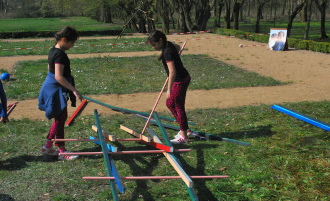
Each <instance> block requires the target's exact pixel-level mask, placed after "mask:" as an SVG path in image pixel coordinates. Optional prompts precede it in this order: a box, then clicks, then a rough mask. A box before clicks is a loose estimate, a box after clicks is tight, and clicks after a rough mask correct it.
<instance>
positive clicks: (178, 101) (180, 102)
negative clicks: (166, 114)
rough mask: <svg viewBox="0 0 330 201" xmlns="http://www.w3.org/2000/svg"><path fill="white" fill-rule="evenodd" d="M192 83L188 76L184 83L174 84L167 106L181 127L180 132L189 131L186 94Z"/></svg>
mask: <svg viewBox="0 0 330 201" xmlns="http://www.w3.org/2000/svg"><path fill="white" fill-rule="evenodd" d="M189 83H190V76H189V75H188V76H187V77H186V78H185V79H184V80H183V82H174V83H173V85H172V89H171V95H170V98H169V99H167V100H166V106H167V107H168V109H170V111H171V112H172V114H173V115H174V118H175V119H176V121H177V122H178V123H179V125H180V130H182V131H185V130H187V129H188V122H187V115H186V110H185V102H186V94H187V89H188V86H189Z"/></svg>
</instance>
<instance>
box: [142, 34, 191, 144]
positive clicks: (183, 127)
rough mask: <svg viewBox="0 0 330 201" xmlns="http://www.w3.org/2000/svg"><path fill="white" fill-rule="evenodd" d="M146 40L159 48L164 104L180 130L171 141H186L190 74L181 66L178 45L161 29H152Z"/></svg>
mask: <svg viewBox="0 0 330 201" xmlns="http://www.w3.org/2000/svg"><path fill="white" fill-rule="evenodd" d="M148 42H149V43H150V45H151V46H152V47H153V48H154V49H155V50H160V51H161V55H160V56H159V58H158V59H159V60H162V62H163V65H164V68H165V71H166V73H167V76H168V78H169V79H168V87H167V93H166V106H167V107H168V108H169V109H170V111H171V112H172V114H173V115H174V117H175V119H176V121H177V122H178V123H179V125H180V132H179V133H178V134H177V135H176V136H175V138H174V139H173V140H171V142H172V143H173V144H181V143H187V142H188V135H189V134H190V133H191V132H190V131H189V128H188V123H187V116H186V110H185V100H186V93H187V89H188V86H189V83H190V75H189V72H188V71H187V69H186V68H185V67H184V66H183V64H182V61H181V58H180V54H179V49H180V47H179V46H178V45H175V44H173V43H171V42H169V41H167V38H166V35H165V34H164V33H163V32H161V31H154V32H153V33H151V34H150V35H149V37H148Z"/></svg>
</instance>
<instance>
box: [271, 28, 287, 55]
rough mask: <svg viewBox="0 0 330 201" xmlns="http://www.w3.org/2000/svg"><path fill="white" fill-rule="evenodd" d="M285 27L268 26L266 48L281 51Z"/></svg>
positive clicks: (284, 38) (283, 43)
mask: <svg viewBox="0 0 330 201" xmlns="http://www.w3.org/2000/svg"><path fill="white" fill-rule="evenodd" d="M286 34H287V29H285V28H270V33H269V41H268V49H269V50H272V51H283V50H284V46H285V43H286Z"/></svg>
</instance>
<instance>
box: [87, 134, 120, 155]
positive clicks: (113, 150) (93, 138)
mask: <svg viewBox="0 0 330 201" xmlns="http://www.w3.org/2000/svg"><path fill="white" fill-rule="evenodd" d="M89 139H91V140H95V141H93V142H94V143H95V144H98V145H101V143H100V141H99V139H97V138H95V137H92V136H89ZM106 146H107V148H108V150H109V151H111V152H117V151H118V149H117V147H115V146H111V145H110V144H108V143H106Z"/></svg>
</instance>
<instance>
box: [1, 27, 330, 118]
mask: <svg viewBox="0 0 330 201" xmlns="http://www.w3.org/2000/svg"><path fill="white" fill-rule="evenodd" d="M168 40H170V41H175V42H176V43H180V42H183V41H187V45H186V49H185V50H184V52H183V54H208V55H209V56H210V57H212V58H215V59H218V60H221V61H224V62H226V63H229V64H233V65H235V66H237V67H240V68H243V69H246V70H249V71H253V72H256V73H259V74H261V75H264V76H269V77H273V78H274V79H276V80H280V81H282V82H290V84H287V85H285V86H274V87H244V88H234V89H216V90H208V91H206V90H194V91H191V90H189V91H188V93H187V102H186V108H187V110H192V109H195V108H230V107H236V106H244V105H259V104H281V103H284V102H299V101H321V100H329V99H330V94H329V93H328V91H329V90H328V88H329V86H330V79H328V77H329V75H330V55H327V54H323V53H316V52H310V51H304V50H293V49H290V50H289V51H281V52H274V51H268V50H267V49H266V47H265V46H264V45H265V44H262V43H257V42H253V41H246V40H241V39H237V38H224V37H219V36H218V35H214V34H209V33H204V34H194V35H172V36H168ZM239 44H243V45H244V46H243V47H242V48H240V47H239ZM252 45H257V46H252ZM156 54H158V52H130V53H110V54H109V53H104V54H70V51H68V55H69V58H88V57H95V56H102V57H103V56H114V57H115V56H123V57H124V56H144V55H156ZM46 58H47V56H15V57H0V59H1V62H0V69H1V68H2V69H8V70H11V69H12V68H13V66H14V65H15V63H16V62H17V61H23V60H38V59H46ZM155 59H156V58H155ZM186 67H187V68H188V70H189V66H186ZM202 67H203V66H201V68H202ZM192 79H194V78H192ZM164 81H165V78H164ZM162 85H163V83H160V85H159V90H160V89H161V87H162ZM77 88H78V89H79V86H77ZM89 97H91V98H94V99H96V100H98V101H101V102H104V103H107V104H110V105H113V106H116V107H121V108H127V109H130V110H137V111H150V110H151V109H152V107H153V105H154V103H155V101H156V98H157V97H158V93H138V94H130V95H112V94H109V95H97V96H89ZM162 97H163V98H162V99H161V100H160V102H159V104H158V107H157V111H158V112H162V111H165V110H167V108H166V106H165V100H164V97H165V96H162ZM8 99H9V100H8V102H9V103H11V102H14V101H15V100H11V99H10V97H8ZM37 104H38V102H37V100H35V99H34V100H25V101H20V102H19V103H18V104H17V107H16V108H15V109H14V110H13V112H12V113H11V115H10V118H11V119H21V118H30V119H46V118H45V116H44V112H42V111H39V110H38V109H37ZM75 109H76V108H72V107H69V115H71V114H72V113H73V112H74V111H75ZM94 109H98V112H99V114H101V115H110V114H114V112H113V111H112V110H110V109H107V108H105V107H104V106H100V105H97V104H95V103H89V104H88V106H87V107H86V108H85V109H84V111H83V112H82V113H81V115H91V114H93V110H94Z"/></svg>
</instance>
